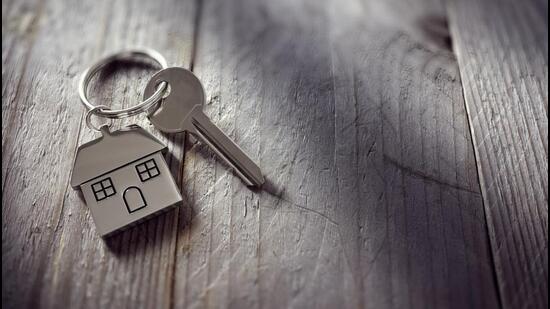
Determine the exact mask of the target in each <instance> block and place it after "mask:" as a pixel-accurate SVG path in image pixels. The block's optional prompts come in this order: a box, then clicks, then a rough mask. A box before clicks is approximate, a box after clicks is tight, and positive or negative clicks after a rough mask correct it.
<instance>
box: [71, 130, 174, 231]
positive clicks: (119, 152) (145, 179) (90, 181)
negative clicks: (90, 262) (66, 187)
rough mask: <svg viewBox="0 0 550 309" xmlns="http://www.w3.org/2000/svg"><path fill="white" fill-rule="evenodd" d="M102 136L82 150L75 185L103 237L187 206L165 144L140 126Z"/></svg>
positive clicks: (78, 152) (77, 155) (81, 148)
mask: <svg viewBox="0 0 550 309" xmlns="http://www.w3.org/2000/svg"><path fill="white" fill-rule="evenodd" d="M101 133H102V134H103V136H102V137H100V138H98V139H95V140H93V141H91V142H88V143H86V144H84V145H82V146H80V147H79V148H78V151H77V154H76V159H75V162H74V167H73V174H72V177H71V186H72V187H73V188H75V189H76V188H77V187H80V190H81V191H82V194H83V196H84V199H85V200H86V204H87V205H88V207H90V211H91V212H92V216H93V218H94V222H95V224H96V227H97V230H98V232H99V234H100V235H101V236H107V235H109V234H111V233H113V232H116V231H118V230H121V229H124V228H127V227H128V226H129V225H132V224H135V223H138V222H139V221H143V220H145V219H146V218H148V217H151V216H153V215H155V214H157V213H159V212H161V211H165V210H169V209H171V207H172V206H175V205H176V204H178V203H179V202H181V200H182V198H181V195H180V193H179V190H178V187H177V185H176V183H175V181H174V179H173V178H172V175H171V173H170V170H169V169H168V166H167V164H166V161H165V160H164V157H163V154H162V153H163V152H165V151H166V146H165V145H164V144H162V143H161V142H160V141H159V140H158V139H157V138H155V137H154V136H153V135H151V134H150V133H148V132H147V131H145V130H144V129H143V128H141V127H139V126H136V125H134V126H130V127H127V128H125V129H122V130H118V131H113V132H111V131H109V128H108V126H103V127H101Z"/></svg>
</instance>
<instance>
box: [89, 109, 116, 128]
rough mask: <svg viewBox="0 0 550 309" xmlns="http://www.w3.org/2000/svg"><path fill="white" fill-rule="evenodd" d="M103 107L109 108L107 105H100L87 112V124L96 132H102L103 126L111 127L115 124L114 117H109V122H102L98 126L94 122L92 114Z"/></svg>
mask: <svg viewBox="0 0 550 309" xmlns="http://www.w3.org/2000/svg"><path fill="white" fill-rule="evenodd" d="M102 108H103V109H107V108H108V107H107V106H105V105H98V106H94V107H93V108H92V109H90V110H89V111H87V112H86V126H87V127H88V128H89V129H91V130H94V131H96V132H101V127H103V126H107V127H109V128H110V127H111V126H112V125H113V119H109V122H108V123H104V124H101V125H99V126H98V127H97V126H95V125H94V124H93V123H92V115H96V111H97V110H99V109H102Z"/></svg>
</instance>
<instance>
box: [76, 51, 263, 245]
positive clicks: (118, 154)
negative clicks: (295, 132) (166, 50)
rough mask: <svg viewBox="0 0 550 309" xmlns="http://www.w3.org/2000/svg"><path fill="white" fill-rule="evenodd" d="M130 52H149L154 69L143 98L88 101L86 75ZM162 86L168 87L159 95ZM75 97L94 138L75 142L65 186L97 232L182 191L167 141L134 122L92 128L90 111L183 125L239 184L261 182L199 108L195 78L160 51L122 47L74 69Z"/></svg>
mask: <svg viewBox="0 0 550 309" xmlns="http://www.w3.org/2000/svg"><path fill="white" fill-rule="evenodd" d="M136 57H146V58H150V59H152V60H153V61H155V62H156V63H157V64H158V65H159V66H160V67H161V68H162V70H161V71H159V72H157V73H156V74H155V75H154V76H153V77H152V79H151V80H150V81H149V83H148V85H147V87H146V90H145V93H144V95H145V97H146V99H145V100H143V101H142V102H140V103H139V104H137V105H135V106H132V107H128V108H125V109H120V110H112V109H109V108H108V107H106V106H104V105H99V106H95V105H93V104H92V103H91V102H90V101H89V99H88V86H89V84H90V81H91V79H92V77H93V76H94V75H95V74H97V72H99V71H100V70H101V69H102V68H104V67H105V66H107V65H108V64H110V63H112V62H115V61H119V60H128V59H132V58H136ZM168 84H170V88H171V91H170V93H169V94H168V95H167V96H165V92H166V90H167V89H168ZM79 95H80V99H81V101H82V103H83V104H84V106H85V107H86V108H87V109H88V112H87V114H86V125H87V127H88V128H90V129H92V130H94V131H97V132H100V133H101V136H100V137H99V138H97V139H95V140H92V141H90V142H88V143H85V144H83V145H81V146H79V147H78V150H77V153H76V156H75V161H74V166H73V171H72V175H71V186H72V187H73V188H75V189H77V188H80V190H81V191H82V195H83V196H84V200H85V201H86V204H87V205H88V207H89V208H90V211H91V213H92V217H93V219H94V222H95V225H96V229H97V231H98V233H99V234H100V235H101V236H102V237H105V236H108V235H111V234H113V233H115V232H117V231H121V230H123V229H126V228H128V227H129V226H132V225H134V224H137V223H139V222H141V221H143V220H145V219H147V218H150V217H152V216H154V215H156V214H158V213H161V212H164V211H167V210H170V209H171V208H172V207H173V206H176V205H178V204H179V203H180V202H181V201H182V197H181V194H180V192H179V189H178V186H177V184H176V182H175V181H174V178H173V177H172V175H171V173H170V170H169V168H168V165H167V164H166V161H165V159H164V156H163V153H165V152H166V150H167V147H166V146H165V145H164V144H163V143H162V142H161V141H160V140H158V139H157V138H156V137H155V136H153V135H152V134H150V133H149V132H147V131H146V130H145V129H143V128H141V127H139V126H137V125H131V126H128V127H125V128H123V129H120V130H116V131H111V123H109V124H104V125H101V126H99V127H96V126H94V125H93V123H92V121H91V118H92V116H97V117H100V118H108V119H121V118H125V117H130V116H134V115H138V114H140V113H145V112H146V113H148V116H149V120H150V121H151V122H152V123H153V124H154V125H155V127H157V128H158V129H159V130H161V131H163V132H167V133H175V132H183V131H186V132H189V133H192V134H194V135H195V136H197V137H198V138H199V139H200V140H201V141H203V142H204V143H206V144H207V145H209V146H210V147H211V148H212V149H213V150H214V151H215V152H216V153H217V154H218V155H220V156H221V157H222V158H223V159H224V160H225V161H226V163H227V164H229V165H230V166H231V167H233V168H234V171H235V173H236V174H237V175H238V176H240V177H241V178H242V179H243V181H244V182H245V183H246V184H247V185H249V186H256V187H259V186H261V185H262V184H263V182H264V177H263V176H262V174H261V171H260V168H259V167H258V166H257V165H256V164H255V163H254V162H253V161H252V160H251V159H250V158H249V157H248V156H247V155H246V154H245V153H244V152H243V151H242V150H241V149H240V148H239V147H238V146H237V145H236V144H235V143H234V142H233V141H232V140H231V139H229V137H227V136H226V135H225V134H224V133H223V132H222V131H221V130H220V129H219V128H218V127H217V126H216V125H214V124H213V123H212V122H211V121H210V120H209V119H208V117H206V115H204V113H202V105H203V103H204V90H203V88H202V85H201V83H200V81H199V80H198V78H197V77H195V75H194V74H193V73H191V72H190V71H188V70H185V69H183V68H167V64H166V60H165V59H164V57H162V55H160V54H159V53H158V52H156V51H154V50H151V49H138V50H131V51H123V52H119V53H116V54H113V55H111V56H108V57H105V58H102V59H101V60H100V61H98V62H97V63H96V64H94V65H92V66H91V67H90V68H88V69H87V70H85V71H84V73H83V74H82V78H81V80H80V83H79Z"/></svg>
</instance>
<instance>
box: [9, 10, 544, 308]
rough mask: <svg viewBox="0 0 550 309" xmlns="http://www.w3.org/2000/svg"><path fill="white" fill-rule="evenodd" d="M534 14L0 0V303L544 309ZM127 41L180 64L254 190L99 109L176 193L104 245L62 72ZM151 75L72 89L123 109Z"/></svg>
mask: <svg viewBox="0 0 550 309" xmlns="http://www.w3.org/2000/svg"><path fill="white" fill-rule="evenodd" d="M501 2H502V3H501ZM545 11H546V13H545ZM547 16H548V15H547V3H545V2H543V1H540V3H537V2H536V1H535V0H533V1H525V3H524V4H522V5H519V4H517V3H515V2H513V1H511V0H509V1H504V2H503V1H499V2H498V3H497V1H496V0H495V1H485V2H484V3H483V4H481V3H478V2H477V1H474V0H471V1H449V2H448V3H447V2H440V1H437V0H433V1H430V0H409V1H397V0H395V1H393V0H392V1H380V0H366V1H359V0H347V1H337V0H326V1H315V0H300V1H294V0H284V1H269V0H261V1H254V0H231V1H222V0H218V1H216V0H208V1H204V2H201V1H173V0H161V1H130V0H128V1H107V0H99V1H94V2H86V1H83V2H71V1H60V0H21V1H14V0H12V1H3V2H2V133H3V134H2V156H3V158H2V159H3V160H2V279H3V284H2V303H3V305H6V306H7V307H8V308H16V307H17V308H19V307H23V308H25V307H33V308H35V307H44V308H64V307H69V308H74V307H77V308H83V307H88V308H97V307H108V308H120V307H127V308H184V307H189V308H204V307H213V308H218V307H232V308H334V307H342V308H495V307H505V308H545V307H547V305H548V294H547V291H546V290H547V286H548V257H547V253H546V251H547V243H548V208H547V200H548V177H547V175H548V174H547V171H548V167H547V158H548V121H547V119H548V116H547V115H548V112H547V110H548V86H547V81H548V57H547V52H548V41H547V29H548V27H547V25H548V17H547ZM510 20H514V21H515V22H510ZM144 45H145V46H150V47H154V48H155V49H157V50H159V51H160V52H161V53H162V54H164V55H165V56H166V58H167V59H168V61H169V63H170V65H178V66H184V67H186V68H190V69H192V70H193V71H194V72H195V73H196V74H197V75H198V76H199V78H200V79H201V80H202V82H203V84H204V87H205V90H206V92H207V95H208V99H207V104H206V106H205V112H206V113H207V115H209V116H210V117H211V118H212V119H213V121H214V122H215V123H216V124H218V125H219V126H220V127H221V128H222V129H223V130H224V131H225V132H227V133H228V134H229V135H230V136H231V137H232V138H234V139H235V140H236V142H237V143H238V144H239V145H241V146H242V147H243V149H245V151H246V152H247V153H249V154H250V155H251V157H252V158H254V160H255V161H257V162H258V163H259V164H260V166H261V167H262V170H263V172H264V173H265V175H266V178H267V179H268V183H267V184H266V185H265V186H264V188H263V189H262V190H257V191H255V190H250V189H248V188H246V187H245V186H244V185H243V183H242V182H241V181H240V180H239V179H238V178H237V177H235V176H234V175H233V174H232V173H231V172H230V171H229V170H228V169H227V167H226V166H225V165H223V164H221V163H220V161H219V160H217V159H216V157H215V156H214V155H213V154H212V152H211V151H210V150H209V149H208V148H207V147H205V146H203V145H201V144H199V143H197V142H196V141H195V140H194V139H192V138H191V139H187V138H185V137H184V136H183V135H181V134H180V135H162V134H159V133H158V132H156V131H155V129H154V127H152V126H151V125H149V123H148V121H147V120H146V119H145V118H144V117H137V118H134V119H129V120H125V121H118V122H116V123H115V127H120V126H123V125H126V124H129V123H138V124H140V125H142V126H143V127H145V128H147V129H149V130H150V131H151V132H155V134H156V135H157V136H159V137H160V138H162V139H163V140H164V141H166V142H167V144H168V145H169V150H170V151H169V155H168V156H167V161H168V163H169V166H170V167H171V170H172V172H173V175H174V177H175V178H176V179H177V181H178V183H179V184H180V188H181V191H182V194H183V196H184V203H183V205H182V206H181V207H180V208H178V209H176V210H174V211H171V212H168V213H166V214H163V215H161V216H159V217H156V218H154V219H151V220H149V221H147V222H145V223H143V224H140V225H139V226H137V227H135V228H133V229H130V230H127V231H125V232H123V233H121V234H118V235H116V236H114V237H112V238H110V239H108V240H107V241H103V240H102V239H101V238H99V237H98V236H97V233H96V231H95V228H94V224H93V222H92V218H91V215H90V213H89V211H88V210H87V208H86V206H85V205H84V203H83V201H82V200H81V197H80V195H79V194H78V192H76V191H73V190H72V188H71V187H70V185H69V177H70V173H71V168H72V161H73V159H74V153H75V149H76V147H77V146H78V145H80V144H82V143H84V142H86V141H89V140H91V139H93V138H94V137H95V135H94V134H93V133H92V132H91V131H90V130H88V129H87V127H86V126H85V124H84V122H83V116H84V112H85V111H84V108H83V107H82V106H81V104H80V103H79V100H78V96H77V93H76V84H77V80H78V74H79V73H80V72H81V71H82V70H83V69H84V68H85V67H86V66H88V65H89V64H90V63H91V62H93V61H94V60H96V59H97V58H98V57H100V56H101V55H103V54H105V53H108V52H111V51H116V50H119V49H121V48H126V47H132V46H144ZM153 71H154V69H152V68H148V67H143V66H137V67H136V66H133V67H129V66H127V64H122V65H118V66H116V67H114V68H112V70H110V71H108V72H106V73H105V74H102V76H100V78H99V80H98V81H96V82H95V83H94V85H95V87H94V89H93V92H94V96H93V99H94V100H96V101H97V102H102V103H103V104H110V105H112V106H115V107H122V106H130V105H133V104H135V100H136V99H137V98H139V97H140V96H141V94H142V90H143V87H144V86H145V84H146V82H147V76H150V74H151V73H152V72H153ZM470 132H472V135H471V134H470Z"/></svg>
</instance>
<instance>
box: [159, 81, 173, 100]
mask: <svg viewBox="0 0 550 309" xmlns="http://www.w3.org/2000/svg"><path fill="white" fill-rule="evenodd" d="M162 82H165V83H166V89H165V90H164V94H163V95H162V99H166V98H167V97H169V96H170V93H171V92H172V86H170V83H169V82H168V81H166V80H159V81H158V82H157V88H158V86H159V85H160V83H162Z"/></svg>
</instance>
